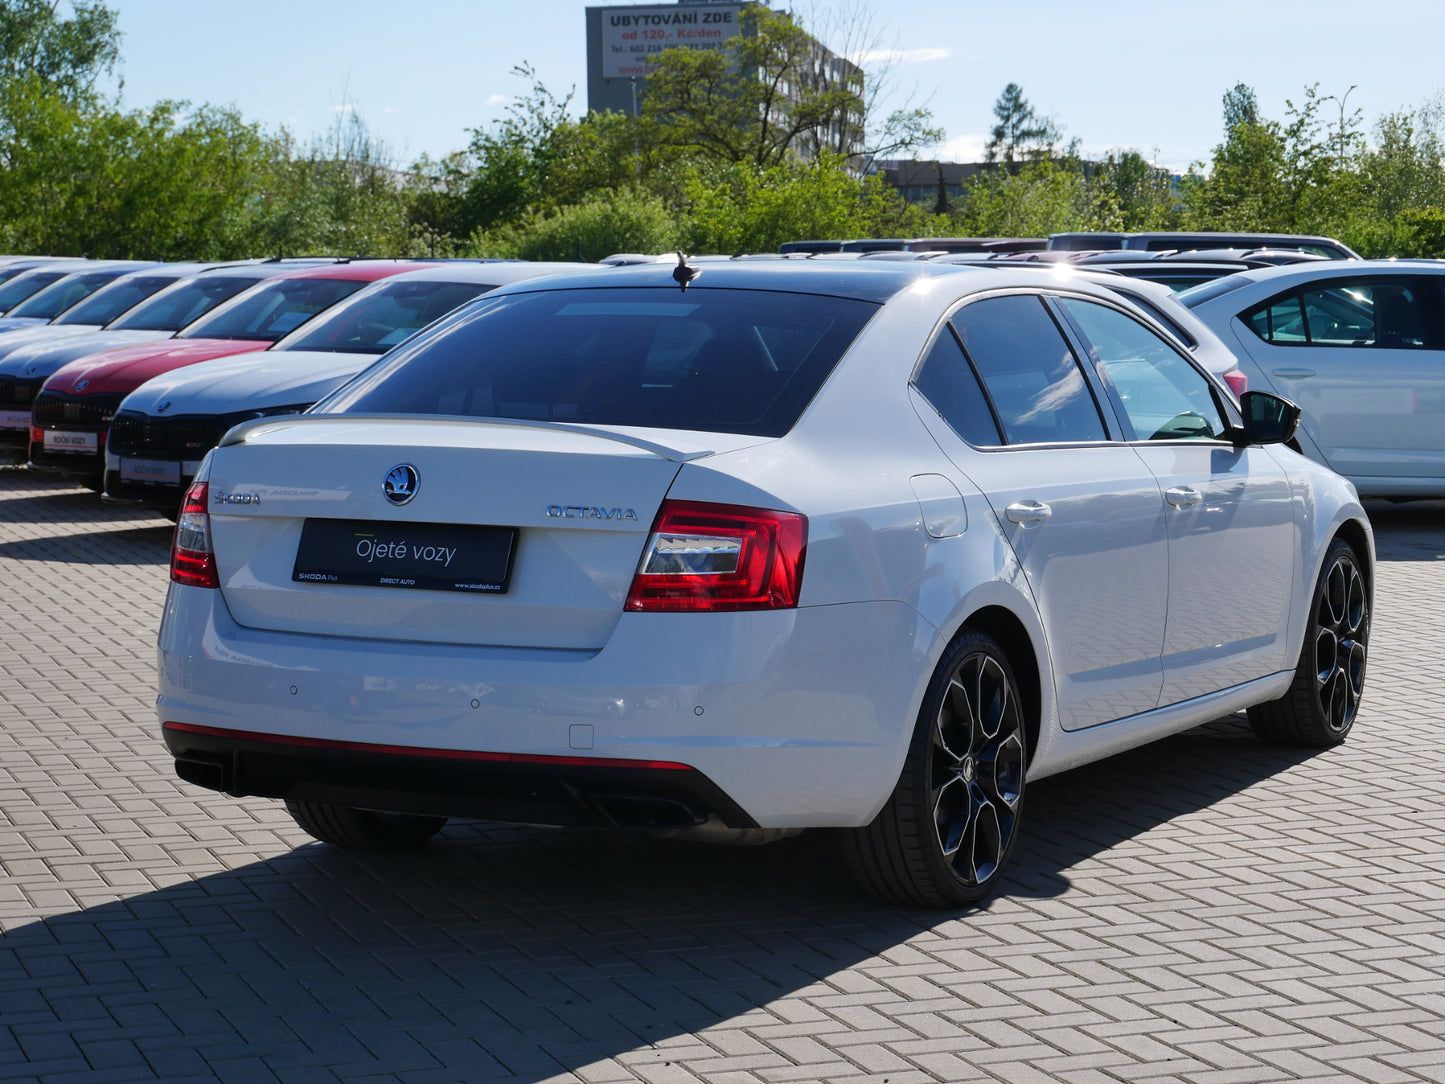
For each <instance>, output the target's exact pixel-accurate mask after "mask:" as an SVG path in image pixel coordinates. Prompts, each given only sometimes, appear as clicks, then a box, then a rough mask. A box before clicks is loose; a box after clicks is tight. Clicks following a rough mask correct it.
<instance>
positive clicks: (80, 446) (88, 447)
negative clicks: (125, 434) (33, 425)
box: [45, 429, 100, 452]
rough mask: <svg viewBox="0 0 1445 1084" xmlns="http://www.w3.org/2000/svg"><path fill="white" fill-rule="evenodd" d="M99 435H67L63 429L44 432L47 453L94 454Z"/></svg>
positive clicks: (97, 445) (98, 443) (98, 444)
mask: <svg viewBox="0 0 1445 1084" xmlns="http://www.w3.org/2000/svg"><path fill="white" fill-rule="evenodd" d="M99 437H100V434H99V433H68V432H66V431H65V430H64V429H47V430H45V450H46V451H47V452H94V451H96V450H97V449H98V448H99V447H100V440H99Z"/></svg>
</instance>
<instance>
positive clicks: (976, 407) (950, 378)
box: [913, 327, 1003, 446]
mask: <svg viewBox="0 0 1445 1084" xmlns="http://www.w3.org/2000/svg"><path fill="white" fill-rule="evenodd" d="M913 386H914V387H915V388H917V389H918V391H919V393H920V394H921V395H922V396H923V397H924V398H925V399H927V400H928V402H929V405H930V406H932V407H933V409H934V410H936V411H938V416H939V417H940V418H942V419H943V420H944V421H945V422H947V423H948V425H949V428H951V429H952V430H953V431H954V432H955V433H957V434H958V435H959V436H960V437H962V438H963V439H964V440H966V441H968V442H969V443H970V444H973V445H977V446H988V445H995V444H1002V443H1003V439H1002V438H1001V437H1000V436H999V432H998V423H997V422H995V421H994V417H993V411H991V410H989V407H988V400H987V399H985V398H984V395H983V389H982V388H981V387H979V384H978V377H977V376H975V375H974V372H973V366H971V365H969V363H968V358H966V357H964V355H963V348H962V347H961V346H959V345H958V339H956V338H955V337H954V334H953V331H952V329H951V328H947V327H945V328H944V329H943V330H942V331H941V332H939V334H938V338H937V339H935V340H934V341H933V346H932V347H930V348H929V351H928V353H927V355H925V357H924V359H923V364H922V365H921V366H920V367H919V369H918V376H917V377H916V378H915V379H914V381H913Z"/></svg>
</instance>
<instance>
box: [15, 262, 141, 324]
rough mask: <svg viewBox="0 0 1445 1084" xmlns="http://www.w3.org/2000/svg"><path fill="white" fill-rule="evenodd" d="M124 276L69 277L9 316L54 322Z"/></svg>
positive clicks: (97, 273) (116, 273) (99, 273)
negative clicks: (103, 287) (80, 302)
mask: <svg viewBox="0 0 1445 1084" xmlns="http://www.w3.org/2000/svg"><path fill="white" fill-rule="evenodd" d="M122 274H124V272H121V271H95V272H92V273H91V274H88V275H69V276H67V277H65V278H63V279H61V280H60V281H59V282H54V283H51V284H50V285H49V286H47V287H46V288H45V289H43V290H41V291H39V292H38V293H36V294H35V295H34V296H33V297H31V298H29V299H28V300H26V301H22V302H21V303H20V304H19V305H16V306H15V308H13V309H12V310H10V312H9V313H8V314H7V315H9V316H29V317H33V318H36V319H40V320H54V319H55V318H56V317H57V316H59V315H60V314H61V313H62V312H64V311H65V310H66V309H68V308H70V306H72V305H74V304H75V303H76V302H78V301H82V300H84V299H85V298H87V297H89V296H90V295H91V294H93V293H95V291H97V290H99V289H100V288H101V287H102V286H107V285H109V284H110V283H112V282H114V281H115V280H116V279H118V278H120V276H121V275H122Z"/></svg>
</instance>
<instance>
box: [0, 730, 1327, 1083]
mask: <svg viewBox="0 0 1445 1084" xmlns="http://www.w3.org/2000/svg"><path fill="white" fill-rule="evenodd" d="M1302 759H1304V757H1303V756H1302V755H1300V754H1299V753H1298V752H1297V751H1294V750H1288V751H1281V750H1275V749H1271V748H1268V747H1265V746H1263V745H1260V744H1258V743H1257V742H1255V741H1254V740H1253V738H1252V737H1251V736H1250V734H1249V732H1248V727H1247V725H1246V724H1244V723H1243V722H1242V721H1241V720H1240V719H1239V718H1237V717H1231V718H1229V719H1225V720H1221V721H1219V722H1216V723H1212V724H1209V725H1208V726H1205V727H1201V728H1198V729H1196V730H1194V731H1190V732H1189V733H1187V734H1184V735H1180V736H1178V737H1175V738H1172V739H1166V740H1165V741H1163V742H1159V743H1157V744H1155V745H1153V746H1150V747H1146V748H1145V749H1141V750H1136V751H1134V752H1132V753H1127V754H1124V755H1121V756H1118V757H1115V758H1112V759H1111V760H1107V761H1103V762H1101V763H1099V764H1096V765H1092V766H1089V767H1086V768H1083V769H1079V770H1076V771H1074V772H1070V773H1068V774H1066V775H1063V776H1059V777H1055V778H1052V779H1047V780H1044V781H1042V782H1040V783H1038V784H1035V785H1034V786H1033V787H1032V788H1031V790H1030V795H1029V809H1028V813H1027V816H1026V819H1025V826H1024V837H1023V842H1022V844H1021V849H1020V853H1018V854H1017V855H1016V856H1015V860H1014V864H1013V866H1012V867H1011V869H1012V873H1011V875H1010V877H1009V879H1008V880H1007V882H1006V883H1005V884H1004V885H1003V888H1002V892H1001V894H1000V896H1001V900H1000V902H999V903H996V904H995V906H1000V905H1002V903H1003V901H1006V900H1009V899H1012V900H1013V901H1015V902H1025V903H1026V901H1027V900H1029V899H1042V898H1051V897H1056V896H1059V895H1061V894H1063V893H1064V892H1066V891H1067V890H1068V889H1069V887H1070V886H1069V881H1068V879H1067V877H1066V876H1065V875H1064V872H1063V871H1065V870H1067V869H1069V868H1070V867H1073V866H1075V865H1077V864H1078V863H1079V862H1080V861H1082V860H1085V859H1088V858H1090V857H1091V856H1093V855H1096V854H1098V853H1100V852H1101V851H1103V850H1105V849H1107V848H1109V847H1111V846H1113V845H1115V844H1117V843H1119V842H1121V841H1124V840H1128V839H1130V838H1132V837H1134V836H1136V835H1138V834H1139V833H1141V832H1144V831H1146V830H1148V829H1150V828H1153V827H1156V826H1159V825H1161V824H1164V823H1166V822H1168V821H1169V820H1170V819H1171V818H1174V817H1178V816H1180V815H1183V814H1187V813H1190V812H1194V811H1197V810H1200V809H1204V808H1207V807H1208V806H1209V805H1211V804H1212V803H1214V802H1215V801H1217V800H1219V799H1221V798H1225V797H1229V796H1232V795H1235V794H1237V793H1238V792H1239V791H1240V790H1241V789H1243V788H1245V787H1248V786H1249V785H1251V784H1253V783H1256V782H1259V781H1261V780H1264V779H1267V778H1269V777H1270V776H1272V775H1274V774H1276V773H1278V772H1280V771H1283V770H1285V769H1287V768H1288V767H1290V766H1292V765H1294V764H1297V763H1298V762H1300V761H1301V760H1302ZM199 827H200V829H201V830H202V832H204V829H205V826H204V825H202V826H199ZM152 869H154V866H152ZM985 910H987V908H985ZM971 920H972V921H978V922H980V923H982V922H983V921H985V920H986V919H985V916H983V915H982V914H980V913H979V912H974V913H972V915H970V914H969V913H964V914H947V913H939V912H930V911H918V910H910V909H902V908H893V907H887V906H883V905H879V904H875V903H870V902H867V901H865V900H862V899H860V898H859V897H858V896H857V895H856V894H855V892H854V889H853V887H852V885H851V883H850V882H849V880H848V878H847V875H846V872H845V871H844V870H843V869H842V867H841V865H840V863H839V861H838V859H837V856H836V853H835V847H834V840H833V838H832V837H831V836H830V835H829V834H827V833H812V834H808V835H804V836H802V837H798V838H795V839H791V840H786V841H784V842H781V843H778V844H774V845H772V846H768V847H760V848H728V847H710V846H703V845H696V844H684V843H667V842H661V841H653V840H649V839H642V838H636V837H629V836H621V835H614V834H606V833H598V832H588V831H571V832H567V831H554V830H546V829H528V828H509V827H506V826H498V825H492V824H456V825H453V826H450V827H449V828H448V830H447V831H446V832H445V833H444V834H443V835H442V836H441V837H440V838H439V840H438V841H437V842H436V843H435V844H433V845H432V846H431V847H430V848H428V849H427V850H426V851H424V852H422V853H419V854H415V855H408V856H403V857H378V856H364V855H363V856H358V855H354V854H347V853H343V852H340V851H336V850H333V849H331V848H329V847H325V846H322V845H320V844H316V845H308V846H303V847H299V848H297V849H296V850H294V851H292V852H290V853H289V854H285V855H282V856H280V857H277V858H273V859H270V860H268V861H264V862H257V863H254V864H252V865H248V866H244V867H241V868H237V869H233V870H229V871H226V872H222V873H217V874H214V875H211V876H206V877H201V878H199V879H195V880H188V881H185V882H183V883H179V884H176V885H174V886H171V887H167V888H164V889H162V890H159V891H153V892H148V893H143V894H139V895H135V896H132V897H130V898H128V899H126V900H124V901H122V902H117V903H108V904H105V905H101V906H96V907H92V908H88V909H85V910H82V911H78V912H72V913H68V914H63V915H56V916H54V917H52V918H49V919H46V920H44V921H40V922H36V923H33V924H31V925H27V926H23V927H20V928H17V929H14V930H13V931H12V932H10V933H9V934H8V935H7V936H5V937H4V938H3V940H0V991H3V993H0V1024H3V1025H4V1026H3V1027H0V1077H4V1078H5V1079H8V1080H14V1079H16V1078H17V1076H19V1077H25V1076H27V1075H29V1074H35V1075H37V1076H38V1075H40V1074H42V1073H74V1074H76V1075H75V1076H73V1077H71V1076H67V1079H75V1080H94V1081H96V1082H99V1081H109V1080H112V1079H117V1077H115V1076H114V1072H113V1070H114V1069H115V1068H118V1067H120V1066H122V1065H123V1066H124V1067H125V1068H127V1069H130V1070H139V1072H140V1074H141V1075H142V1076H143V1075H144V1074H145V1073H146V1072H150V1073H153V1074H154V1075H155V1076H156V1077H158V1078H163V1079H171V1078H176V1077H185V1076H195V1077H198V1078H209V1077H211V1076H212V1074H214V1075H215V1076H218V1077H220V1078H223V1079H233V1078H234V1079H245V1080H247V1081H255V1080H272V1079H281V1080H301V1079H306V1080H311V1079H332V1074H333V1073H334V1074H335V1075H336V1076H338V1077H343V1078H345V1077H348V1076H370V1075H373V1074H375V1075H378V1076H380V1075H384V1074H392V1073H395V1074H406V1073H409V1072H413V1071H415V1072H418V1073H422V1074H425V1073H426V1071H427V1070H433V1071H437V1070H442V1069H445V1070H448V1071H449V1072H448V1074H447V1075H445V1076H444V1077H442V1078H444V1079H465V1080H468V1081H473V1080H488V1079H508V1080H525V1081H537V1080H540V1079H543V1078H545V1077H548V1076H552V1075H555V1074H559V1073H565V1072H566V1071H568V1070H577V1069H579V1068H581V1067H583V1066H586V1065H589V1064H591V1063H593V1062H597V1061H599V1060H604V1059H607V1058H611V1057H615V1056H619V1055H626V1054H629V1053H631V1052H638V1053H637V1054H636V1055H635V1056H634V1058H636V1057H640V1058H644V1059H652V1058H655V1059H656V1064H657V1065H658V1066H659V1067H661V1066H662V1065H663V1064H664V1063H665V1062H667V1061H668V1060H669V1053H668V1050H667V1049H666V1048H665V1047H664V1048H661V1049H650V1048H651V1047H652V1044H658V1043H664V1041H665V1040H677V1039H678V1038H679V1037H686V1036H689V1035H693V1034H696V1033H697V1032H699V1031H703V1030H704V1029H707V1028H709V1027H712V1026H715V1025H719V1024H722V1023H725V1022H729V1021H732V1022H735V1023H736V1022H737V1021H738V1018H740V1017H742V1016H744V1015H745V1014H749V1013H758V1012H759V1010H762V1009H763V1007H765V1006H769V1005H770V1004H772V1003H774V1002H778V1001H779V1000H780V999H786V998H788V997H789V996H790V995H793V994H796V993H798V992H799V991H802V990H803V989H804V988H806V987H814V986H816V985H817V984H819V983H826V982H828V981H829V978H830V976H834V975H836V974H838V973H839V972H843V971H845V970H847V969H848V968H850V967H853V966H855V965H858V964H860V963H861V962H865V961H868V960H869V959H871V958H873V957H875V956H877V955H878V954H880V953H883V952H886V951H887V950H890V949H893V948H895V947H896V946H898V945H899V944H901V943H903V942H905V941H907V940H909V939H911V938H914V937H915V936H916V935H918V934H920V933H923V932H925V931H927V930H930V929H932V928H934V927H937V926H940V925H942V924H945V923H953V922H962V923H963V924H965V927H966V924H967V923H969V922H970V921H971ZM947 943H948V944H949V945H950V946H951V950H950V957H949V959H950V964H951V966H953V967H954V968H955V969H956V973H957V974H958V976H959V978H960V979H961V980H964V981H966V980H967V977H968V970H969V964H968V959H969V958H970V954H968V953H962V952H960V951H959V941H958V935H957V932H956V931H955V933H954V934H953V936H952V938H951V939H950V940H949V941H948V942H947ZM987 943H991V941H990V942H987ZM981 945H982V947H980V946H981ZM916 947H918V948H920V949H922V950H924V951H926V950H927V947H928V945H927V941H926V940H924V941H921V942H919V944H918V945H917V946H916ZM970 947H971V948H972V949H973V951H974V953H975V954H976V955H975V957H974V958H976V959H977V966H978V967H980V968H989V969H991V970H992V971H994V973H995V974H996V968H997V965H996V964H995V963H993V962H992V961H991V960H990V959H988V948H987V944H986V943H984V941H983V939H982V938H980V939H970ZM1007 948H1008V946H1005V949H1007ZM883 964H886V961H884V962H883ZM883 964H880V966H883ZM838 992H839V993H840V994H845V993H850V992H853V991H852V987H850V986H849V985H848V984H846V983H844V984H842V985H840V986H839V988H838ZM812 994H813V995H814V996H816V994H817V991H816V990H814V991H812ZM965 1004H966V1003H964V1002H960V1005H961V1006H963V1005H965ZM795 1007H796V1006H795ZM807 1011H810V1012H812V1013H813V1014H814V1015H816V1010H815V1009H813V1010H807ZM789 1020H790V1017H789V1016H788V1012H787V1007H786V1006H782V1007H780V1008H779V1010H778V1012H776V1013H763V1014H761V1015H760V1016H759V1017H758V1019H757V1021H756V1022H757V1023H759V1024H767V1023H787V1022H789ZM750 1023H751V1022H750ZM737 1026H741V1025H740V1024H738V1025H737ZM694 1054H695V1052H694ZM141 1057H143V1058H144V1061H139V1060H138V1059H139V1058H141ZM630 1060H634V1059H630ZM7 1064H8V1066H9V1070H8V1072H7V1071H6V1066H7ZM17 1070H18V1072H17ZM613 1072H614V1075H615V1070H614V1071H613ZM273 1074H274V1076H273ZM134 1078H135V1077H134V1076H127V1077H126V1079H134ZM426 1079H433V1078H432V1077H431V1076H427V1077H426ZM689 1079H691V1078H689Z"/></svg>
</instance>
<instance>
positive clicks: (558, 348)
mask: <svg viewBox="0 0 1445 1084" xmlns="http://www.w3.org/2000/svg"><path fill="white" fill-rule="evenodd" d="M877 310H878V306H877V305H876V304H874V303H872V302H867V301H859V300H854V299H851V298H838V297H823V296H818V295H815V294H792V293H779V292H771V291H758V290H726V289H711V290H708V289H697V288H694V289H693V290H690V291H688V292H687V293H683V292H681V291H679V290H677V289H673V288H651V289H649V288H619V289H596V290H554V291H546V292H540V293H525V294H509V295H504V296H502V297H497V298H483V299H482V300H480V301H478V302H477V303H475V304H474V305H469V306H468V307H467V308H466V309H464V310H462V311H461V312H459V313H456V314H455V315H453V316H451V317H449V318H447V319H445V320H443V321H442V322H441V323H439V324H438V325H437V326H436V327H434V328H432V329H431V330H430V331H428V332H426V333H425V334H422V335H419V336H418V337H417V338H416V339H414V340H413V341H412V342H411V343H410V344H409V345H407V346H404V347H402V348H401V349H400V350H398V351H397V352H396V353H395V354H394V355H393V356H392V359H391V360H390V361H386V362H382V363H381V364H380V365H379V366H378V367H376V368H375V369H372V370H370V371H369V372H368V373H367V374H366V375H365V376H363V377H361V378H360V379H358V380H357V381H354V382H353V383H351V384H349V385H347V387H346V388H344V389H343V390H342V391H340V392H338V393H337V394H336V395H335V396H333V397H332V398H331V399H329V400H326V401H325V402H323V403H322V404H321V406H320V407H319V408H318V413H365V414H441V415H453V416H457V415H460V416H470V417H482V418H517V419H537V420H547V421H565V422H572V423H581V424H592V425H634V426H644V427H648V428H658V429H694V430H706V431H712V432H725V433H742V434H749V435H755V436H772V437H775V436H782V435H783V434H784V433H786V432H787V431H788V430H789V429H791V428H792V426H793V424H794V423H795V422H796V421H797V420H798V416H799V415H800V414H801V413H802V412H803V408H804V407H806V406H807V405H808V403H809V402H810V401H811V400H812V398H813V396H814V395H815V394H816V393H817V391H818V389H819V388H820V387H821V386H822V384H823V381H824V380H826V379H827V377H828V374H829V373H831V372H832V370H833V366H834V365H836V364H837V362H838V358H839V357H841V356H842V354H843V352H844V351H845V350H846V349H847V348H848V345H849V344H850V343H851V342H852V341H853V340H854V338H856V337H857V335H858V332H859V331H861V330H862V328H863V325H864V324H866V323H867V322H868V319H869V317H871V316H872V315H873V313H875V312H876V311H877Z"/></svg>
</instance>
